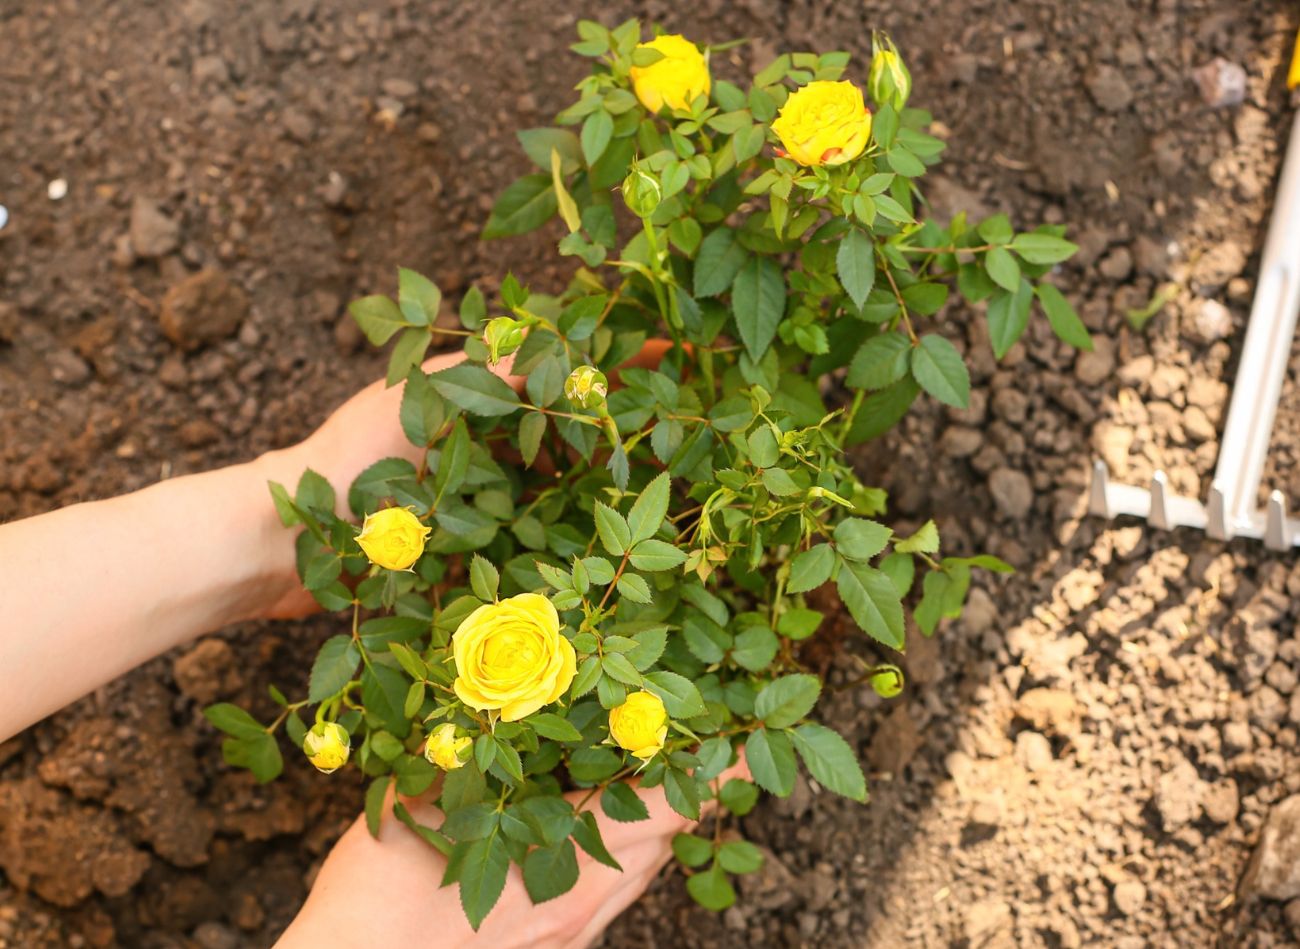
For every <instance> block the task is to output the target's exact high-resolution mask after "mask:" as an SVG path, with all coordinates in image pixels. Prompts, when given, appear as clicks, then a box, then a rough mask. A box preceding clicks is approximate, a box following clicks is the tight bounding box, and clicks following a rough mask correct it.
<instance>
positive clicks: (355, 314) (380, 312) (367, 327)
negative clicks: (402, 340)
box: [348, 294, 410, 346]
mask: <svg viewBox="0 0 1300 949" xmlns="http://www.w3.org/2000/svg"><path fill="white" fill-rule="evenodd" d="M348 312H349V313H351V314H352V318H353V319H354V320H356V321H357V326H359V327H361V332H363V333H365V335H366V339H368V340H370V342H371V343H372V344H374V345H375V346H382V345H384V343H386V342H388V341H389V340H390V339H392V338H393V335H394V334H395V333H396V332H397V331H398V330H400V329H402V328H404V327H406V326H410V323H408V322H407V321H406V318H405V317H403V316H402V311H401V310H400V309H398V307H397V304H396V303H394V302H393V301H392V300H391V299H389V298H388V297H386V296H383V295H380V294H377V295H375V296H369V297H362V298H361V299H360V300H353V301H352V302H351V303H349V304H348Z"/></svg>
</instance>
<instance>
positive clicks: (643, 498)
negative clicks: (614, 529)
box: [611, 471, 670, 553]
mask: <svg viewBox="0 0 1300 949" xmlns="http://www.w3.org/2000/svg"><path fill="white" fill-rule="evenodd" d="M669 487H670V485H669V481H668V472H666V471H664V472H661V473H660V474H659V475H658V476H657V477H656V478H655V479H654V480H653V481H651V482H650V483H649V484H647V485H646V486H645V490H644V491H642V492H641V494H640V496H639V497H638V498H637V499H636V501H635V502H634V503H633V504H632V510H630V511H628V513H627V525H628V528H629V530H630V531H631V540H630V541H629V543H628V545H627V546H631V545H632V544H636V543H639V542H640V541H643V540H646V539H648V538H650V537H653V536H654V535H655V534H656V533H657V532H658V530H659V526H660V525H661V524H663V522H664V517H665V516H666V515H667V514H668V495H669ZM625 549H626V548H625ZM611 553H613V551H611Z"/></svg>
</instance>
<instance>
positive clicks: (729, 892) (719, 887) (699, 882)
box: [686, 863, 736, 912]
mask: <svg viewBox="0 0 1300 949" xmlns="http://www.w3.org/2000/svg"><path fill="white" fill-rule="evenodd" d="M686 892H688V893H690V894H691V899H693V900H695V902H697V903H699V904H700V905H701V906H703V907H704V908H705V909H711V910H713V911H714V912H721V911H722V910H724V909H726V908H727V907H729V906H731V905H732V904H733V903H735V902H736V891H735V890H734V889H733V888H732V886H731V881H730V880H728V879H727V874H726V873H725V872H724V871H723V869H722V865H721V864H718V863H715V864H714V865H713V866H711V867H709V869H708V870H706V871H705V872H703V873H697V874H695V875H694V876H692V877H688V878H687V880H686Z"/></svg>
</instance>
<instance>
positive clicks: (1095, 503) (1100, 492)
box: [1088, 458, 1113, 518]
mask: <svg viewBox="0 0 1300 949" xmlns="http://www.w3.org/2000/svg"><path fill="white" fill-rule="evenodd" d="M1109 477H1110V473H1109V472H1108V471H1107V470H1106V462H1104V461H1102V460H1101V459H1100V458H1099V459H1097V460H1096V461H1094V462H1093V463H1092V485H1091V487H1089V489H1088V513H1089V514H1091V515H1092V516H1093V517H1105V518H1110V517H1111V516H1113V515H1112V514H1111V510H1110V501H1109V499H1108V498H1107V497H1106V483H1107V481H1108V480H1109Z"/></svg>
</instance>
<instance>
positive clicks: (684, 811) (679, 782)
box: [664, 768, 700, 820]
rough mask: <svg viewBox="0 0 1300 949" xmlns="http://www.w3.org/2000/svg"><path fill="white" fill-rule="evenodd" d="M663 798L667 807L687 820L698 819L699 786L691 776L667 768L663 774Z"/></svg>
mask: <svg viewBox="0 0 1300 949" xmlns="http://www.w3.org/2000/svg"><path fill="white" fill-rule="evenodd" d="M664 797H665V798H667V799H668V806H669V807H671V808H672V809H673V810H675V811H676V812H677V813H678V814H681V815H682V816H683V817H685V818H686V819H687V820H699V819H700V786H699V784H698V783H697V782H696V780H695V778H694V776H693V775H689V774H687V773H686V772H685V771H679V770H677V769H676V768H669V769H668V771H667V772H665V773H664Z"/></svg>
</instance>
